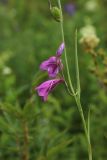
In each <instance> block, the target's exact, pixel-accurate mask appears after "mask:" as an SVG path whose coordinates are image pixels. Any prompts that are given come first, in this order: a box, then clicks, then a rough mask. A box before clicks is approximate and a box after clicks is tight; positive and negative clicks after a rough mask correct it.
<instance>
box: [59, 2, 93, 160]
mask: <svg viewBox="0 0 107 160" xmlns="http://www.w3.org/2000/svg"><path fill="white" fill-rule="evenodd" d="M58 5H59V8H60V11H61V22H60V26H61V34H62V40H63V42H64V44H65V38H64V29H63V14H62V7H61V1H60V0H58ZM75 41H76V42H75V65H76V66H75V68H76V77H77V94H75V90H74V87H73V84H72V81H71V77H70V71H69V65H68V59H67V51H66V45H65V49H64V51H65V54H64V55H65V64H66V70H67V76H68V82H69V86H70V90H71V92H72V93H73V95H74V99H75V101H76V104H77V107H78V111H79V113H80V117H81V120H82V123H83V128H84V132H85V136H86V140H87V146H88V157H89V160H92V149H91V143H90V133H89V131H88V127H89V126H88V127H87V124H86V121H85V117H84V113H83V109H82V105H81V100H80V79H79V66H78V54H77V31H76V39H75Z"/></svg>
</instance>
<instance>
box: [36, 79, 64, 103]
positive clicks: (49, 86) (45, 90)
mask: <svg viewBox="0 0 107 160" xmlns="http://www.w3.org/2000/svg"><path fill="white" fill-rule="evenodd" d="M62 82H64V80H63V79H53V80H48V81H45V82H43V83H42V84H40V85H39V86H38V87H36V88H35V89H36V90H37V92H38V95H39V96H40V97H42V99H43V100H44V101H46V100H47V97H48V94H49V93H50V92H51V91H52V90H53V89H54V88H55V87H56V85H58V84H59V83H62Z"/></svg>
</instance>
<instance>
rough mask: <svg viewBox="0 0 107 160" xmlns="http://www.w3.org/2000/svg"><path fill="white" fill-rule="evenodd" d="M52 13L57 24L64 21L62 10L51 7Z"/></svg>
mask: <svg viewBox="0 0 107 160" xmlns="http://www.w3.org/2000/svg"><path fill="white" fill-rule="evenodd" d="M50 11H51V14H52V16H53V18H54V19H55V20H56V21H57V22H61V21H62V15H61V10H60V9H59V8H58V7H51V8H50Z"/></svg>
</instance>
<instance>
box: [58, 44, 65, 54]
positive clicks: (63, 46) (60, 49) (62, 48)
mask: <svg viewBox="0 0 107 160" xmlns="http://www.w3.org/2000/svg"><path fill="white" fill-rule="evenodd" d="M64 48H65V44H64V43H62V44H61V45H60V46H59V48H58V50H57V52H56V55H57V56H61V54H62V52H63V51H64Z"/></svg>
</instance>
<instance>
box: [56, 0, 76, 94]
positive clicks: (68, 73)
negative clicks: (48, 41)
mask: <svg viewBox="0 0 107 160" xmlns="http://www.w3.org/2000/svg"><path fill="white" fill-rule="evenodd" d="M58 5H59V8H60V11H61V22H60V25H61V33H62V40H63V42H64V44H65V38H64V31H63V15H62V7H61V2H60V0H58ZM64 52H65V54H64V55H65V63H66V69H67V76H68V81H69V85H70V88H71V91H72V93H73V94H75V91H74V88H73V85H72V82H71V77H70V71H69V66H68V59H67V51H66V45H65V49H64Z"/></svg>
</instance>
